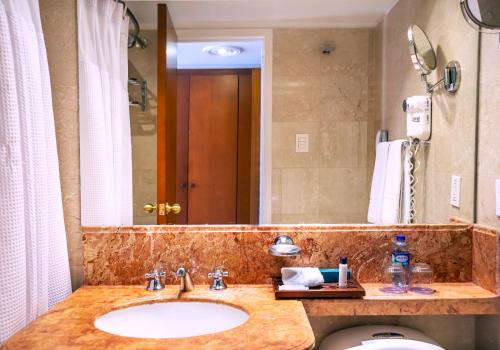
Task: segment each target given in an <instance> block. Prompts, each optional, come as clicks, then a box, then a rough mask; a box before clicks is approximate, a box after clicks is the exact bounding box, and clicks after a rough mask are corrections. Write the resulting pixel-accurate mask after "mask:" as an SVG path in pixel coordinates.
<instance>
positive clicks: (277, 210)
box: [271, 169, 283, 222]
mask: <svg viewBox="0 0 500 350" xmlns="http://www.w3.org/2000/svg"><path fill="white" fill-rule="evenodd" d="M271 181H272V183H271V188H272V192H273V193H272V198H271V212H272V213H273V215H274V214H281V203H282V202H283V199H282V196H281V193H282V191H281V169H274V170H273V174H272V180H271ZM273 222H274V220H273Z"/></svg>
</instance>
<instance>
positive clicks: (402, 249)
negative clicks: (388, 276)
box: [391, 235, 410, 288]
mask: <svg viewBox="0 0 500 350" xmlns="http://www.w3.org/2000/svg"><path fill="white" fill-rule="evenodd" d="M391 260H392V263H393V264H399V265H401V266H403V268H404V269H405V271H406V283H403V282H402V281H394V284H395V285H397V286H398V287H400V288H407V287H408V284H409V283H410V250H409V249H408V245H407V244H406V237H405V236H404V235H397V236H396V242H395V243H394V246H393V249H392V259H391Z"/></svg>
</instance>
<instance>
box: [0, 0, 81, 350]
mask: <svg viewBox="0 0 500 350" xmlns="http://www.w3.org/2000/svg"><path fill="white" fill-rule="evenodd" d="M70 293H71V282H70V275H69V264H68V252H67V246H66V233H65V229H64V219H63V208H62V200H61V189H60V181H59V167H58V158H57V149H56V139H55V129H54V116H53V112H52V97H51V90H50V78H49V71H48V63H47V55H46V52H45V43H44V40H43V33H42V28H41V22H40V11H39V7H38V0H1V1H0V344H1V343H2V342H4V341H5V340H6V339H7V338H8V337H9V336H10V335H12V334H13V333H15V332H16V331H17V330H19V329H21V328H23V327H24V326H26V325H27V324H28V323H29V322H30V321H32V320H34V319H35V318H36V317H37V316H39V315H40V314H42V313H43V312H45V311H47V309H48V308H49V307H51V306H52V305H53V304H55V303H57V302H59V301H60V300H62V299H63V298H65V297H66V296H67V295H69V294H70Z"/></svg>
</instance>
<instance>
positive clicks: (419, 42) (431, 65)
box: [408, 24, 436, 75]
mask: <svg viewBox="0 0 500 350" xmlns="http://www.w3.org/2000/svg"><path fill="white" fill-rule="evenodd" d="M408 45H409V47H410V56H411V61H412V63H413V66H414V67H415V69H416V70H417V71H419V72H421V73H422V74H425V75H427V74H429V73H431V72H432V71H433V70H434V69H436V52H435V51H434V48H433V47H432V44H431V42H430V41H429V39H428V38H427V35H425V32H424V31H423V30H422V29H421V28H420V27H419V26H417V25H415V24H413V25H411V26H410V27H409V28H408Z"/></svg>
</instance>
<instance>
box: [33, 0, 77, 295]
mask: <svg viewBox="0 0 500 350" xmlns="http://www.w3.org/2000/svg"><path fill="white" fill-rule="evenodd" d="M40 13H41V18H42V26H43V31H44V36H45V45H46V47H47V56H48V60H49V69H50V79H51V85H52V102H53V108H54V119H55V127H56V137H57V151H58V154H59V170H60V174H61V189H62V196H63V206H64V222H65V224H66V235H67V238H68V250H69V262H70V268H71V281H72V285H73V289H76V288H78V287H79V286H81V285H82V283H83V266H82V254H83V253H82V233H81V228H80V145H79V126H78V125H79V124H78V59H77V42H76V37H77V22H76V1H75V0H40Z"/></svg>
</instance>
